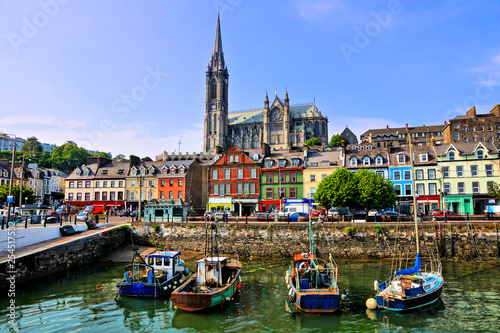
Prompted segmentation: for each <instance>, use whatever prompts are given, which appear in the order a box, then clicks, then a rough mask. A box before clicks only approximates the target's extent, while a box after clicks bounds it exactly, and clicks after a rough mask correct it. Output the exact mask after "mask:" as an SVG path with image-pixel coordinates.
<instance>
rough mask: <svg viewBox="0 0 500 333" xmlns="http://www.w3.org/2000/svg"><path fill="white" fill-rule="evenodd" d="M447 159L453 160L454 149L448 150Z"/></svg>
mask: <svg viewBox="0 0 500 333" xmlns="http://www.w3.org/2000/svg"><path fill="white" fill-rule="evenodd" d="M448 159H449V160H450V161H454V160H455V152H454V151H450V152H448Z"/></svg>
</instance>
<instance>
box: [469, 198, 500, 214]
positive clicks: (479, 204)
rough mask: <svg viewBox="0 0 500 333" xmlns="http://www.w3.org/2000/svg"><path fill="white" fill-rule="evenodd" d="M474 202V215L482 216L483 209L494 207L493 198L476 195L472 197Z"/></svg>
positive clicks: (494, 201)
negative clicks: (489, 206)
mask: <svg viewBox="0 0 500 333" xmlns="http://www.w3.org/2000/svg"><path fill="white" fill-rule="evenodd" d="M472 199H473V202H474V213H473V214H474V215H482V214H484V208H485V207H486V206H488V205H495V204H496V200H495V198H492V197H490V196H489V195H487V194H483V195H481V194H477V195H473V196H472Z"/></svg>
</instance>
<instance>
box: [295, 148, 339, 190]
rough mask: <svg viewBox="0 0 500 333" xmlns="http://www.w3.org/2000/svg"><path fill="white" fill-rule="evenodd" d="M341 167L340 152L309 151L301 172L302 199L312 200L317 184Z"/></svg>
mask: <svg viewBox="0 0 500 333" xmlns="http://www.w3.org/2000/svg"><path fill="white" fill-rule="evenodd" d="M342 166H343V162H342V151H341V150H334V151H321V152H320V151H311V152H309V154H308V157H307V163H306V167H305V168H304V171H303V179H304V198H312V197H313V196H314V193H316V189H317V188H318V185H319V183H321V181H322V180H323V179H325V178H326V177H327V176H329V175H331V174H332V173H333V172H334V171H335V170H337V169H338V168H340V167H342Z"/></svg>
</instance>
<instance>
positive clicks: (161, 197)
mask: <svg viewBox="0 0 500 333" xmlns="http://www.w3.org/2000/svg"><path fill="white" fill-rule="evenodd" d="M160 199H165V193H164V192H163V191H160Z"/></svg>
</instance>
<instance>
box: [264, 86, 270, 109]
mask: <svg viewBox="0 0 500 333" xmlns="http://www.w3.org/2000/svg"><path fill="white" fill-rule="evenodd" d="M264 108H267V109H269V97H267V89H266V98H265V99H264Z"/></svg>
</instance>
